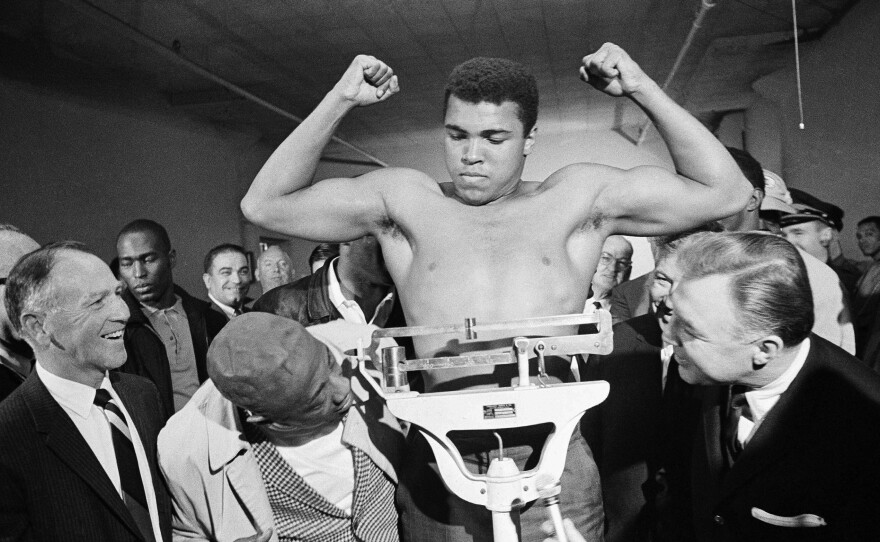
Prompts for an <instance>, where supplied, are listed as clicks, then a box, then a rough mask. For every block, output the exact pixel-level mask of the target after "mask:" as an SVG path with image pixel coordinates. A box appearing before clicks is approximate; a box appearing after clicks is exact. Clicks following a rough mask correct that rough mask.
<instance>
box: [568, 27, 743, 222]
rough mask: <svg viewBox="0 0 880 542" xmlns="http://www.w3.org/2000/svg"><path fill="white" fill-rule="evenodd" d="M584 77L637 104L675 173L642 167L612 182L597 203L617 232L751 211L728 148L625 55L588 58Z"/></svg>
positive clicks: (610, 51)
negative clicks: (612, 219) (661, 141)
mask: <svg viewBox="0 0 880 542" xmlns="http://www.w3.org/2000/svg"><path fill="white" fill-rule="evenodd" d="M581 76H582V78H584V79H585V80H586V81H587V82H588V83H590V84H591V85H592V86H594V87H596V88H597V89H599V90H601V91H603V92H605V93H607V94H610V95H612V96H627V97H629V98H630V99H632V100H633V101H634V102H636V103H637V104H638V105H639V107H641V108H642V110H643V111H645V113H646V114H647V115H648V117H649V118H650V119H651V120H652V121H653V123H654V126H656V127H657V130H658V131H659V132H660V135H661V136H663V139H664V140H665V141H666V145H667V146H668V148H669V152H670V154H671V155H672V160H673V163H674V164H675V168H676V171H677V173H678V175H676V174H674V173H672V172H669V171H666V170H664V169H662V168H655V167H640V168H634V169H632V170H629V171H627V172H625V174H623V175H621V176H620V178H619V179H618V182H613V183H607V184H606V185H605V186H604V187H603V189H602V190H601V191H600V193H599V194H598V195H597V201H596V202H595V205H596V208H597V209H598V211H599V212H602V213H604V214H606V215H610V216H614V217H617V219H618V220H617V224H616V227H615V229H616V230H617V231H616V233H628V234H634V235H656V234H660V233H668V232H670V231H677V230H681V229H686V228H689V227H693V226H696V225H699V224H701V223H704V222H707V221H710V220H717V219H720V218H724V217H727V216H730V215H732V214H734V213H737V212H739V211H741V210H742V209H743V208H744V207H745V206H746V204H747V203H748V200H749V197H750V196H751V193H752V186H751V184H750V183H749V182H748V181H747V180H746V178H745V177H744V176H743V174H742V172H741V171H740V169H739V167H738V166H737V164H736V162H735V161H734V160H733V158H732V157H731V156H730V153H728V152H727V149H725V148H724V145H722V144H721V142H720V141H718V140H717V139H716V138H715V136H713V135H712V134H711V133H710V132H709V131H708V130H707V129H706V128H705V127H704V126H703V125H702V124H701V123H700V122H699V121H698V120H697V119H695V118H694V117H693V116H691V114H690V113H688V112H687V111H686V110H685V109H684V108H682V107H681V106H679V105H678V104H677V103H675V101H673V100H672V99H671V98H670V97H669V96H667V95H666V93H665V92H663V90H662V89H661V88H660V87H659V86H658V85H657V83H656V82H654V81H653V80H652V79H651V78H650V77H648V76H647V75H646V74H645V73H644V72H643V71H642V69H641V68H640V67H639V66H638V64H636V63H635V62H634V61H633V60H632V59H631V58H630V57H629V55H627V53H626V52H625V51H624V50H623V49H621V48H620V47H618V46H616V45H613V44H608V43H606V44H605V45H603V46H602V48H600V49H599V50H598V51H597V52H595V53H593V54H592V55H589V56H587V57H584V59H583V66H582V67H581Z"/></svg>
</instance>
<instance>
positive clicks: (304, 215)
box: [261, 168, 411, 242]
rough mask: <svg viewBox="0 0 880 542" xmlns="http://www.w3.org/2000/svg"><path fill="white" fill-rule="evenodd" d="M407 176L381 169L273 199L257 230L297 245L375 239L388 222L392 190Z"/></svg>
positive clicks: (406, 173) (395, 170) (397, 170)
mask: <svg viewBox="0 0 880 542" xmlns="http://www.w3.org/2000/svg"><path fill="white" fill-rule="evenodd" d="M409 176H411V175H410V174H408V171H407V170H399V169H396V168H385V169H380V170H376V171H372V172H370V173H367V174H365V175H362V176H360V177H357V178H330V179H324V180H321V181H317V182H315V183H314V184H312V185H311V186H309V187H307V188H304V189H302V190H298V191H296V192H294V193H292V194H287V195H284V196H280V197H278V198H275V200H274V201H272V202H271V204H269V205H265V206H264V210H263V212H264V215H263V216H262V217H261V224H263V225H264V226H265V227H267V228H268V229H270V230H273V231H278V232H281V233H285V234H287V235H292V236H295V237H299V238H302V239H309V240H313V241H321V242H344V241H351V240H353V239H357V238H360V237H363V236H364V235H367V234H371V233H376V231H377V229H378V228H380V227H381V225H382V224H384V223H386V222H387V220H388V214H389V213H388V208H387V207H388V202H389V200H393V199H394V197H393V195H394V190H395V189H396V188H398V187H395V184H396V183H397V184H399V183H405V182H406V179H407V177H409Z"/></svg>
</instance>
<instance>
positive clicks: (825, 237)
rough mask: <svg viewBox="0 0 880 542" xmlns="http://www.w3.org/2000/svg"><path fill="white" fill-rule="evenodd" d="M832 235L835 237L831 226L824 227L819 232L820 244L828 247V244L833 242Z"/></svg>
mask: <svg viewBox="0 0 880 542" xmlns="http://www.w3.org/2000/svg"><path fill="white" fill-rule="evenodd" d="M832 237H834V235H833V234H832V232H831V226H826V227H824V228H822V231H820V232H819V244H820V245H822V246H823V247H825V248H828V245H830V244H831V239H832Z"/></svg>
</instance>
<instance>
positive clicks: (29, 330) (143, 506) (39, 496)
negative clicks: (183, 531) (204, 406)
mask: <svg viewBox="0 0 880 542" xmlns="http://www.w3.org/2000/svg"><path fill="white" fill-rule="evenodd" d="M122 290H123V286H122V284H121V283H120V282H119V281H117V280H116V279H115V278H114V277H113V274H112V273H111V272H110V268H109V267H107V265H106V264H105V263H104V262H102V261H101V260H100V259H99V258H98V257H97V256H95V255H93V254H91V253H90V252H88V251H87V250H86V249H85V248H84V247H83V245H81V244H79V243H74V242H64V243H55V244H52V245H49V246H47V247H44V248H42V249H39V250H37V251H35V252H32V253H30V254H28V255H27V256H25V257H24V258H22V260H20V261H19V262H18V263H17V264H16V266H15V267H14V268H13V269H12V272H11V273H10V275H9V278H8V280H7V282H6V299H5V302H6V310H7V312H8V314H9V319H10V321H11V322H13V324H14V325H15V326H16V328H17V330H18V332H19V333H20V334H21V336H22V337H23V338H24V339H25V340H26V341H27V342H28V344H30V346H31V347H32V348H33V351H34V354H35V356H36V360H37V361H36V368H35V370H34V371H33V372H32V373H31V375H30V376H29V377H28V379H27V380H26V381H25V382H24V384H22V385H21V386H20V387H19V388H18V389H16V390H15V391H14V392H13V393H12V394H11V395H10V396H9V397H8V398H7V399H6V400H5V401H4V402H3V403H2V405H0V435H2V438H0V540H4V541H5V540H37V541H43V540H45V541H55V540H65V541H83V542H87V541H88V542H91V541H96V540H113V541H114V542H115V541H141V542H143V541H146V542H153V541H160V540H171V513H170V505H169V502H168V498H167V496H166V494H165V489H164V486H163V484H162V483H161V480H160V479H159V475H158V470H157V466H156V463H155V453H156V438H157V436H158V433H159V429H160V428H161V426H162V422H163V421H164V415H163V413H162V409H161V406H160V402H159V395H158V392H157V391H156V388H155V386H153V384H152V383H150V382H149V381H148V380H146V379H143V378H141V377H138V376H134V375H126V374H118V373H116V372H110V370H111V369H115V368H117V367H119V366H120V365H122V364H123V363H124V362H125V345H124V344H123V340H122V336H123V331H124V329H125V324H126V322H127V321H128V318H129V312H128V308H127V306H126V304H125V302H124V301H123V300H122V297H121V295H122Z"/></svg>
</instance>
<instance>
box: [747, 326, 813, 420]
mask: <svg viewBox="0 0 880 542" xmlns="http://www.w3.org/2000/svg"><path fill="white" fill-rule="evenodd" d="M809 352H810V339H809V338H807V339H804V342H802V343H801V344H800V346H799V347H798V353H797V355H796V356H795V358H794V361H792V362H791V365H789V366H788V368H787V369H786V370H785V371H783V373H782V374H781V375H779V376H778V377H776V379H775V380H774V381H773V382H770V383H769V384H766V385H764V386H761V387H760V388H755V389H753V390H750V391H747V392H746V400H747V401H748V402H749V408H750V409H751V411H752V418H753V421H754V422H755V423H759V422H760V421H761V420H763V419H764V416H766V415H767V413H768V412H770V409H771V408H773V406H774V405H776V402H777V401H779V398H780V397H781V396H782V394H783V393H785V391H786V390H787V389H788V387H789V386H791V383H792V382H793V381H794V379H795V377H797V375H798V373H800V371H801V368H803V366H804V363H805V362H806V361H807V354H809Z"/></svg>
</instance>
